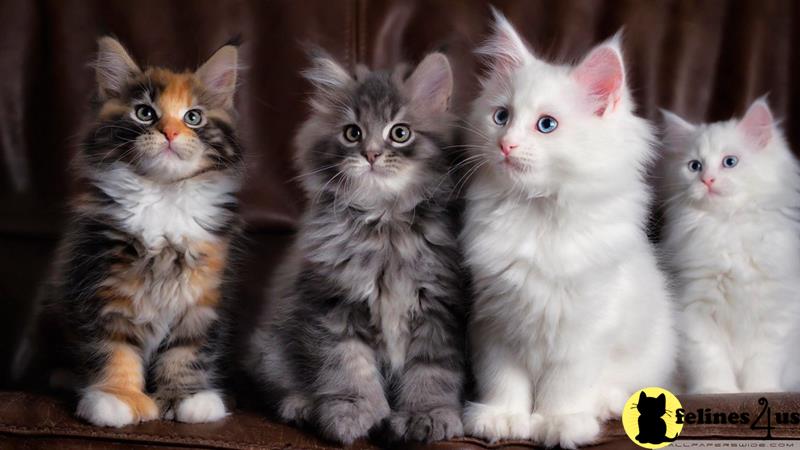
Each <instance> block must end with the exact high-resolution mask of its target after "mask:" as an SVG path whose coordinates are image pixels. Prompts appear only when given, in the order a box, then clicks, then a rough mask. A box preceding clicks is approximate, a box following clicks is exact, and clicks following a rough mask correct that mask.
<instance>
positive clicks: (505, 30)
mask: <svg viewBox="0 0 800 450" xmlns="http://www.w3.org/2000/svg"><path fill="white" fill-rule="evenodd" d="M491 8H492V16H494V23H493V24H492V35H491V36H490V37H489V39H488V40H486V42H484V44H483V45H482V46H481V47H480V48H478V49H477V50H476V51H475V52H476V53H477V54H479V55H481V56H483V57H485V58H486V59H487V60H488V61H489V64H490V65H491V70H492V71H493V72H500V73H503V74H509V73H511V72H512V71H513V70H515V69H517V68H519V67H521V66H523V65H524V64H525V63H526V62H528V61H530V60H531V59H532V58H533V55H532V54H531V52H530V50H528V46H527V45H525V41H523V40H522V38H521V37H520V36H519V34H518V33H517V30H515V29H514V26H513V25H511V22H509V21H508V19H506V17H505V16H504V15H503V14H502V13H501V12H500V11H498V10H497V9H495V7H494V6H492V7H491Z"/></svg>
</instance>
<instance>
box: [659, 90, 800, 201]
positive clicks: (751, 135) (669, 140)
mask: <svg viewBox="0 0 800 450" xmlns="http://www.w3.org/2000/svg"><path fill="white" fill-rule="evenodd" d="M664 116H665V121H666V147H667V148H666V151H667V155H666V173H665V174H664V177H665V182H666V183H667V185H668V186H667V188H668V189H667V190H668V191H669V192H670V193H671V195H672V196H673V201H675V200H683V201H684V202H687V203H690V204H693V205H696V206H699V207H709V206H711V207H714V206H726V205H731V204H737V203H740V202H747V201H752V200H759V199H764V198H765V196H769V195H770V193H773V194H774V193H778V192H781V191H782V190H785V187H786V186H785V184H784V178H783V177H782V176H781V174H782V173H785V172H786V168H785V167H783V168H782V167H781V165H783V164H782V161H784V160H783V157H782V156H781V155H780V154H781V153H782V152H781V151H780V149H775V148H771V147H774V145H773V141H774V140H775V139H773V138H774V135H775V133H776V130H775V129H774V121H773V118H772V113H771V112H770V111H769V107H768V106H767V105H766V103H764V102H763V101H762V100H759V101H757V102H756V103H754V104H753V105H752V106H751V107H750V110H749V111H748V112H747V114H746V115H745V117H744V118H743V119H742V120H729V121H726V122H718V123H713V124H706V125H698V126H695V125H691V124H689V123H687V122H685V121H683V120H682V119H681V118H679V117H678V116H676V115H674V114H671V113H668V112H664ZM789 167H792V165H791V164H790V165H789Z"/></svg>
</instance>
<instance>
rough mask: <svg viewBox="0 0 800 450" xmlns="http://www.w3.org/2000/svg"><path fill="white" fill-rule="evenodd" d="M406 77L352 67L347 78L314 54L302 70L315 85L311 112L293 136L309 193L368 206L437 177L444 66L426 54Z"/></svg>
mask: <svg viewBox="0 0 800 450" xmlns="http://www.w3.org/2000/svg"><path fill="white" fill-rule="evenodd" d="M405 74H406V71H405V69H404V68H398V69H396V70H395V71H394V72H392V73H388V72H370V71H368V70H366V69H364V68H359V70H358V71H357V73H356V76H354V77H353V76H351V75H350V74H349V73H347V72H346V71H345V70H344V69H343V68H341V66H339V65H338V63H336V62H335V61H333V60H332V59H331V58H330V57H328V56H317V57H315V58H314V66H313V67H312V69H310V70H309V71H307V72H306V76H307V77H308V78H309V80H310V81H311V82H312V83H313V84H314V85H315V87H316V89H317V91H316V93H315V95H314V97H313V99H312V108H313V111H312V115H311V117H310V118H309V120H308V121H307V122H306V123H305V124H304V126H303V128H302V129H301V131H300V133H299V134H298V138H297V141H296V142H297V146H298V159H297V161H298V166H299V169H300V171H301V173H302V175H301V177H302V179H303V184H304V187H305V188H306V190H307V191H308V193H309V194H310V195H311V196H315V195H317V194H319V193H320V192H329V193H334V194H335V195H336V196H337V198H338V199H340V200H342V201H346V202H348V203H355V204H358V205H360V206H370V205H377V204H381V203H382V202H386V201H393V200H394V199H396V198H397V197H398V196H399V195H406V194H408V193H411V192H419V191H421V190H424V188H425V186H427V185H428V184H429V183H431V182H434V181H435V180H438V177H437V174H438V173H439V172H440V170H441V169H442V164H443V155H442V149H441V145H442V143H443V142H444V141H445V140H446V138H447V136H446V135H447V133H448V129H449V123H450V120H451V118H450V115H449V113H448V111H447V109H448V104H449V97H450V92H451V90H452V74H451V71H450V65H449V63H448V62H447V59H446V58H445V57H444V56H443V55H441V54H432V55H430V56H428V57H427V58H426V59H425V60H424V61H422V62H421V63H420V65H419V66H418V67H417V68H416V70H415V71H414V72H413V73H412V74H411V75H410V76H408V77H405Z"/></svg>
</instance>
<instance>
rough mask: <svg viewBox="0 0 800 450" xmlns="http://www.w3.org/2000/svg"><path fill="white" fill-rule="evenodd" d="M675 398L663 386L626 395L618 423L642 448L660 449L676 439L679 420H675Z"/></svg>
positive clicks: (680, 425) (679, 426)
mask: <svg viewBox="0 0 800 450" xmlns="http://www.w3.org/2000/svg"><path fill="white" fill-rule="evenodd" d="M681 408H682V407H681V403H680V402H679V401H678V398H677V397H675V396H674V395H673V394H672V393H671V392H669V391H667V390H666V389H662V388H659V387H649V388H645V389H642V390H641V391H638V392H636V393H634V394H633V395H631V396H630V398H629V399H628V401H627V403H625V409H624V410H623V411H622V425H623V427H624V428H625V433H627V435H628V437H629V438H631V440H632V441H633V442H634V443H635V444H637V445H639V446H640V447H644V448H662V447H666V446H668V445H669V444H670V443H672V442H674V441H675V439H677V437H678V435H679V434H680V433H681V430H682V429H683V423H678V421H677V420H676V419H675V411H677V410H679V409H681Z"/></svg>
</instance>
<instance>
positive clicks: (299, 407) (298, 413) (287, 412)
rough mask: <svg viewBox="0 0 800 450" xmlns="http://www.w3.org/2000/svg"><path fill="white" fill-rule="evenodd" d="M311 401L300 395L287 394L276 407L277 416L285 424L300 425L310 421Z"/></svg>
mask: <svg viewBox="0 0 800 450" xmlns="http://www.w3.org/2000/svg"><path fill="white" fill-rule="evenodd" d="M311 407H312V405H311V401H310V400H309V399H308V397H306V396H304V395H302V394H289V395H287V396H286V397H284V398H283V400H281V403H280V405H279V406H278V416H279V417H280V418H281V419H283V420H284V421H286V422H291V423H302V422H306V421H308V420H310V419H311Z"/></svg>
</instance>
